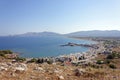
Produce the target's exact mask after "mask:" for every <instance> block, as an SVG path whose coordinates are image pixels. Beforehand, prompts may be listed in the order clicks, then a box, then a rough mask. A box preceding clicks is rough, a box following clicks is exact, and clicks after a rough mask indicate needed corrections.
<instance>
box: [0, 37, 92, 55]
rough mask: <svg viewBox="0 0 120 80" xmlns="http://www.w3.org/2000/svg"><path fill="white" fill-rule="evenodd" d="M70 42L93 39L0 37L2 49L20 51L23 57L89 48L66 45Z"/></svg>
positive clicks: (83, 42) (73, 51) (79, 50)
mask: <svg viewBox="0 0 120 80" xmlns="http://www.w3.org/2000/svg"><path fill="white" fill-rule="evenodd" d="M68 42H72V43H78V44H91V43H94V42H93V41H88V40H80V39H73V38H67V37H63V36H42V37H14V36H13V37H11V36H9V37H0V49H1V50H5V49H9V50H12V51H14V52H18V53H19V54H20V56H22V57H48V56H51V57H52V56H58V55H63V54H70V53H77V52H85V51H87V50H88V48H85V47H80V46H74V47H71V46H65V47H61V46H60V45H63V44H67V43H68Z"/></svg>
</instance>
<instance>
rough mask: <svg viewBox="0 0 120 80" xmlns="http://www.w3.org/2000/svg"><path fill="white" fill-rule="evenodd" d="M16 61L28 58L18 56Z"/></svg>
mask: <svg viewBox="0 0 120 80" xmlns="http://www.w3.org/2000/svg"><path fill="white" fill-rule="evenodd" d="M16 61H19V62H23V61H26V58H23V57H17V58H16Z"/></svg>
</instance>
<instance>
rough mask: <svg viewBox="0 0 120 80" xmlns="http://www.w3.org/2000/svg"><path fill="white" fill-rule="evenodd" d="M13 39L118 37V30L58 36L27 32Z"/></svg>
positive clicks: (51, 33)
mask: <svg viewBox="0 0 120 80" xmlns="http://www.w3.org/2000/svg"><path fill="white" fill-rule="evenodd" d="M14 36H15V37H42V36H68V37H120V31H118V30H105V31H100V30H92V31H79V32H73V33H69V34H58V33H54V32H28V33H25V34H19V35H14Z"/></svg>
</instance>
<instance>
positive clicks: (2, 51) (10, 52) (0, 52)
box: [0, 50, 13, 57]
mask: <svg viewBox="0 0 120 80" xmlns="http://www.w3.org/2000/svg"><path fill="white" fill-rule="evenodd" d="M12 53H13V52H12V51H11V50H0V56H3V57H5V55H6V54H12Z"/></svg>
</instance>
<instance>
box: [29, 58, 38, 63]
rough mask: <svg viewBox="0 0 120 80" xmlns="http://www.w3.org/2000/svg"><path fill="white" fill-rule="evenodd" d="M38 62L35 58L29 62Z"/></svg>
mask: <svg viewBox="0 0 120 80" xmlns="http://www.w3.org/2000/svg"><path fill="white" fill-rule="evenodd" d="M36 61H37V59H35V58H33V59H31V60H30V61H29V62H36Z"/></svg>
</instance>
